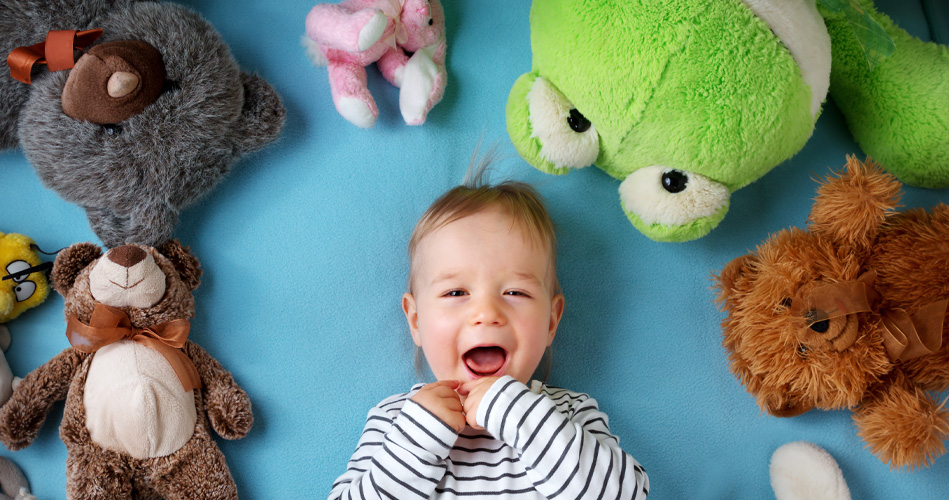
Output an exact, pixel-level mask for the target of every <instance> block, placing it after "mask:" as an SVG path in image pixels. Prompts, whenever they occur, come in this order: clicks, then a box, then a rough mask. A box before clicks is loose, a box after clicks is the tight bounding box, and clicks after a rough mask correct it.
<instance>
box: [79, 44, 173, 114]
mask: <svg viewBox="0 0 949 500" xmlns="http://www.w3.org/2000/svg"><path fill="white" fill-rule="evenodd" d="M164 86H165V64H164V62H163V60H162V57H161V52H159V51H158V49H156V48H155V47H153V46H151V45H150V44H148V43H145V42H143V41H140V40H123V41H117V42H107V43H103V44H100V45H96V46H94V47H92V48H91V49H89V51H88V52H86V53H85V54H83V56H82V57H80V58H79V60H78V61H76V66H75V67H73V69H72V70H71V71H70V72H69V78H67V79H66V87H65V88H64V89H63V97H62V104H63V112H64V113H66V115H67V116H69V117H71V118H75V119H77V120H83V121H87V122H92V123H96V124H99V125H107V124H116V123H119V122H122V121H124V120H127V119H128V118H131V117H132V116H135V115H137V114H139V113H141V112H142V111H143V110H144V109H145V107H146V106H148V105H149V104H151V103H153V102H155V101H156V100H157V99H158V97H159V96H160V95H161V93H162V90H163V89H164Z"/></svg>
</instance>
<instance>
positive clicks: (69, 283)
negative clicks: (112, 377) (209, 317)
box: [51, 240, 201, 327]
mask: <svg viewBox="0 0 949 500" xmlns="http://www.w3.org/2000/svg"><path fill="white" fill-rule="evenodd" d="M51 278H52V282H53V287H54V288H55V289H56V291H57V292H59V293H60V295H62V296H63V299H64V300H65V314H66V317H67V318H68V317H70V316H71V315H75V316H76V318H78V319H79V320H80V321H83V322H88V321H89V318H90V317H91V316H92V312H93V309H94V308H95V306H96V304H98V303H103V304H105V305H108V306H112V307H115V308H119V309H122V310H123V311H125V312H126V314H128V316H129V319H130V320H131V323H132V325H133V326H136V327H148V326H152V325H156V324H159V323H166V322H169V321H172V320H175V319H179V318H185V319H189V318H192V317H194V296H193V292H194V290H195V288H197V287H198V285H199V284H200V282H201V267H200V263H199V262H198V259H197V258H195V257H194V256H193V255H192V254H191V252H190V251H189V250H188V249H187V248H185V247H183V246H182V245H181V243H179V242H178V241H177V240H170V241H168V242H166V243H165V244H163V245H161V246H160V247H157V248H156V247H149V246H144V245H123V246H120V247H115V248H112V249H110V250H109V251H107V252H106V253H105V254H103V253H102V250H101V249H100V248H99V247H98V246H96V245H93V244H91V243H78V244H75V245H72V246H70V247H68V248H66V249H65V250H63V251H62V252H60V253H59V255H58V256H57V257H56V262H55V263H54V265H53V271H52V275H51Z"/></svg>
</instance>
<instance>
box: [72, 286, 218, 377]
mask: <svg viewBox="0 0 949 500" xmlns="http://www.w3.org/2000/svg"><path fill="white" fill-rule="evenodd" d="M190 330H191V323H190V322H188V320H186V319H176V320H172V321H169V322H167V323H160V324H157V325H152V326H149V327H145V328H138V327H135V326H132V322H131V320H129V317H128V314H126V313H125V311H123V310H121V309H118V308H115V307H111V306H107V305H105V304H102V303H99V304H96V306H95V309H93V310H92V316H91V317H90V318H89V324H85V323H83V322H82V321H80V320H79V318H77V317H76V315H75V314H71V315H70V316H69V321H68V322H67V323H66V338H67V339H69V344H70V345H72V347H73V349H76V350H77V351H81V352H85V353H93V352H96V351H98V350H99V349H100V348H102V347H105V346H107V345H109V344H111V343H113V342H116V341H119V340H131V341H133V342H137V343H139V344H141V345H143V346H146V347H150V348H152V349H155V350H156V351H158V352H159V353H160V354H161V355H162V356H164V357H165V360H167V361H168V364H170V365H171V367H172V368H173V369H174V370H175V374H176V375H178V380H180V381H181V386H182V387H184V390H185V392H188V391H190V390H192V389H196V388H200V387H201V377H200V376H199V375H198V369H197V368H195V366H194V363H193V362H192V361H191V359H190V358H188V356H187V355H186V354H185V353H184V352H182V351H181V348H182V347H183V346H184V345H185V341H186V340H188V332H189V331H190Z"/></svg>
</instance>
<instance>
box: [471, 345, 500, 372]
mask: <svg viewBox="0 0 949 500" xmlns="http://www.w3.org/2000/svg"><path fill="white" fill-rule="evenodd" d="M461 359H463V360H464V361H465V365H466V366H467V367H468V371H469V372H471V374H472V375H474V376H476V377H488V376H491V375H495V374H497V373H498V371H500V370H501V368H503V367H504V363H505V362H506V361H507V351H505V350H504V348H502V347H499V346H496V345H492V346H481V347H475V348H474V349H471V350H470V351H468V352H466V353H465V354H464V355H463V356H462V357H461Z"/></svg>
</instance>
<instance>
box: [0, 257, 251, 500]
mask: <svg viewBox="0 0 949 500" xmlns="http://www.w3.org/2000/svg"><path fill="white" fill-rule="evenodd" d="M200 277H201V268H200V265H199V263H198V260H197V259H196V258H195V257H194V256H192V255H191V253H190V252H189V251H188V250H187V249H186V248H184V247H182V246H181V244H180V243H178V242H177V241H169V242H168V243H166V244H164V245H163V246H161V247H159V248H152V247H147V246H141V245H125V246H121V247H116V248H113V249H111V250H109V251H108V252H107V253H106V254H105V255H102V251H101V250H100V249H99V247H97V246H95V245H93V244H91V243H80V244H76V245H73V246H71V247H69V248H67V249H65V250H63V251H62V252H60V254H59V255H58V256H57V257H56V261H55V264H54V267H53V271H52V281H53V286H54V288H55V289H56V291H58V292H59V293H60V294H61V295H62V296H63V298H64V299H65V314H66V318H67V321H68V324H67V331H66V336H67V338H68V339H69V342H70V344H71V345H72V347H70V348H67V349H66V350H64V351H63V352H62V353H60V354H59V355H57V356H56V357H55V358H53V359H52V360H50V361H49V362H48V363H46V364H45V365H43V366H41V367H39V368H37V369H36V370H34V371H33V372H31V373H30V374H29V375H27V377H26V378H25V379H24V380H23V382H22V383H21V384H20V385H19V386H17V388H16V390H15V391H14V393H13V396H12V397H11V398H10V401H9V402H7V403H6V404H5V405H4V406H3V408H2V409H0V440H2V441H3V443H4V444H5V445H6V446H7V447H8V448H10V449H12V450H18V449H21V448H25V447H26V446H29V445H30V443H32V442H33V439H34V438H35V437H36V435H37V433H38V432H39V429H40V427H41V426H42V425H43V420H44V419H45V418H46V414H47V413H48V412H49V411H50V408H51V407H52V405H53V403H54V402H56V401H58V400H62V399H65V400H66V406H65V410H64V412H63V422H62V426H61V427H60V432H59V434H60V437H61V438H62V440H63V442H64V443H65V444H66V448H67V450H68V452H69V454H68V458H67V460H66V476H67V478H66V479H67V481H66V493H67V496H68V497H69V498H76V499H78V498H83V499H86V498H102V499H120V498H132V497H135V498H165V499H168V500H170V499H199V498H201V499H225V498H227V499H232V498H237V488H236V486H235V484H234V480H233V478H232V477H231V474H230V472H229V470H228V468H227V464H226V463H225V460H224V455H223V454H222V453H221V451H220V449H219V448H218V447H217V445H216V444H215V443H214V440H213V439H212V437H211V434H210V428H213V429H214V430H215V431H216V432H217V433H218V434H219V435H221V436H222V437H224V438H226V439H236V438H241V437H243V436H245V435H246V434H247V432H248V431H249V430H250V427H251V425H252V424H253V415H252V413H251V405H250V400H249V399H248V397H247V394H245V393H244V391H243V390H241V388H240V387H238V385H237V383H236V382H235V381H234V378H233V377H232V376H231V374H230V373H228V372H227V371H226V370H224V368H222V367H221V365H220V364H219V363H218V362H217V361H216V360H215V359H214V358H212V357H211V356H210V355H209V354H208V353H207V352H205V351H204V350H203V349H202V348H200V347H198V346H197V345H196V344H194V343H192V342H191V341H189V340H187V335H188V330H189V322H188V320H189V319H190V318H192V317H194V297H193V294H192V292H193V291H194V289H195V288H197V286H198V284H199V283H200Z"/></svg>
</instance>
